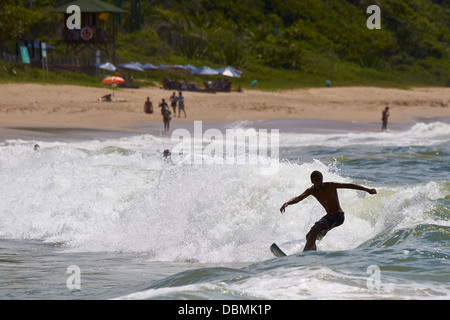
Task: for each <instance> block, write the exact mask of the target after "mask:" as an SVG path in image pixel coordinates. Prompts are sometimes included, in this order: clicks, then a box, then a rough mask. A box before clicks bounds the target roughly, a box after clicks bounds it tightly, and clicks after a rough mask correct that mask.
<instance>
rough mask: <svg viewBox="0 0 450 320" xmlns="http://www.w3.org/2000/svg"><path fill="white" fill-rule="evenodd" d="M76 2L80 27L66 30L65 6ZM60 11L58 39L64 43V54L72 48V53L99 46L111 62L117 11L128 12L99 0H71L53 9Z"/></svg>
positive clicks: (115, 33)
mask: <svg viewBox="0 0 450 320" xmlns="http://www.w3.org/2000/svg"><path fill="white" fill-rule="evenodd" d="M71 5H76V6H78V7H79V8H80V11H81V28H80V29H75V28H74V29H72V30H69V29H68V28H67V24H66V21H67V19H68V18H69V17H70V16H71V15H72V13H71V12H70V13H67V7H69V6H71ZM53 12H55V13H60V14H63V15H64V22H63V26H62V39H63V41H64V42H65V43H66V56H67V54H68V53H69V52H72V53H73V54H74V56H75V57H77V56H78V54H79V53H80V52H81V51H83V50H84V49H86V48H89V49H93V50H101V51H103V52H105V53H106V55H107V57H108V58H109V59H110V60H112V61H113V63H115V60H116V57H115V43H116V40H117V27H118V22H119V15H120V14H122V13H128V11H126V10H123V9H122V8H119V7H116V6H114V5H112V4H109V3H106V2H103V1H101V0H75V1H71V2H68V3H66V4H64V5H62V6H60V7H58V8H55V9H54V10H53Z"/></svg>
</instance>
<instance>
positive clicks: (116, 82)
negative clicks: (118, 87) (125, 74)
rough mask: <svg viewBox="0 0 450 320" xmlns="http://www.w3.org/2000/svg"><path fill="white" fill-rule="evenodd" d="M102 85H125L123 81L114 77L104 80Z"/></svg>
mask: <svg viewBox="0 0 450 320" xmlns="http://www.w3.org/2000/svg"><path fill="white" fill-rule="evenodd" d="M102 82H103V83H106V84H112V83H115V84H118V83H125V80H124V79H123V78H121V77H116V76H112V77H107V78H105V79H103V80H102Z"/></svg>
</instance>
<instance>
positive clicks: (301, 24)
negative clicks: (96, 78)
mask: <svg viewBox="0 0 450 320" xmlns="http://www.w3.org/2000/svg"><path fill="white" fill-rule="evenodd" d="M105 1H106V2H109V3H113V4H116V5H118V6H121V7H123V8H124V9H127V10H129V11H130V14H128V15H122V18H121V27H120V32H119V38H118V43H117V55H118V62H129V61H140V62H142V63H146V62H150V63H153V64H160V63H165V64H174V63H182V64H187V63H191V64H193V65H197V66H201V65H209V66H212V67H219V66H225V65H231V66H233V67H236V68H240V69H242V70H243V71H244V77H243V79H241V80H238V81H240V82H242V84H245V83H247V85H248V84H249V83H250V81H251V80H252V79H258V80H259V84H260V86H261V87H263V88H270V89H275V88H277V87H278V88H290V87H298V86H323V85H324V83H325V80H326V79H330V78H331V77H333V85H359V84H361V85H386V86H392V85H393V86H415V85H438V86H450V1H448V0H386V1H381V0H378V1H377V0H372V1H369V0H346V1H345V0H301V1H300V0H270V1H269V0H226V1H224V0H139V1H136V0H128V1H127V0H109V1H108V0H105ZM61 2H62V3H65V2H66V1H57V0H42V1H36V2H33V7H32V9H31V10H30V9H29V4H28V3H29V1H27V0H23V1H20V0H15V1H14V0H5V1H2V4H0V39H1V40H0V43H1V44H2V45H0V46H4V47H6V48H7V46H8V43H11V42H12V41H13V40H15V39H42V40H46V41H48V42H50V43H51V44H53V45H56V46H57V48H58V50H56V52H55V54H59V55H63V53H64V46H63V45H62V44H61V43H60V40H58V36H59V35H58V32H57V31H59V30H60V29H61V17H60V16H58V15H55V14H53V13H51V9H52V8H53V7H55V6H57V5H59V4H61ZM371 4H377V5H379V6H380V8H381V29H379V30H377V29H373V30H371V29H368V28H367V27H366V20H367V18H368V17H369V16H370V14H367V13H366V9H367V7H368V6H369V5H371ZM2 6H3V8H1V7H2ZM8 6H10V7H14V6H15V10H12V11H14V12H15V13H9V14H8V13H7V12H8V10H6V8H7V7H8ZM17 8H21V10H17ZM27 11H29V12H30V14H27ZM11 20H14V21H18V20H19V21H23V23H22V25H21V26H20V28H19V27H17V26H14V25H11V24H10V23H9V21H11ZM85 54H86V55H92V53H91V52H86V53H85ZM3 69H5V68H3ZM0 73H1V70H0ZM160 76H161V74H159V73H157V74H150V73H148V74H146V75H145V76H144V75H140V77H144V78H145V77H147V78H149V79H152V77H154V78H155V79H156V77H160ZM174 77H176V75H174Z"/></svg>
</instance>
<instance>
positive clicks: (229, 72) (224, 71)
mask: <svg viewBox="0 0 450 320" xmlns="http://www.w3.org/2000/svg"><path fill="white" fill-rule="evenodd" d="M216 71H217V72H218V73H219V74H221V75H223V76H227V77H232V78H240V77H241V75H242V71H239V70H237V69H235V68H233V67H225V68H220V69H216Z"/></svg>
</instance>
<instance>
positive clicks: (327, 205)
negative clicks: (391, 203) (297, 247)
mask: <svg viewBox="0 0 450 320" xmlns="http://www.w3.org/2000/svg"><path fill="white" fill-rule="evenodd" d="M311 182H312V183H313V186H311V187H310V188H308V189H306V190H305V192H303V193H302V194H301V195H299V196H297V197H295V198H292V199H291V200H289V201H287V202H286V203H284V204H283V206H282V207H281V209H280V211H281V213H283V212H284V210H285V209H286V207H287V206H289V205H292V204H295V203H298V202H300V201H302V200H303V199H305V198H307V197H309V196H311V195H312V196H314V197H315V198H316V199H317V201H319V203H320V204H321V205H322V206H323V207H324V209H325V211H326V212H327V214H326V215H325V216H324V217H322V218H321V219H320V220H319V221H317V222H316V223H315V224H314V226H312V228H311V230H310V231H309V232H308V234H307V235H306V245H305V248H304V249H303V251H307V250H317V248H316V240H320V239H322V238H323V237H324V236H325V235H326V234H327V232H328V231H330V230H331V229H333V228H335V227H337V226H340V225H341V224H342V223H344V211H343V210H342V208H341V205H340V204H339V197H338V194H337V189H355V190H361V191H366V192H368V193H370V194H376V193H377V191H376V190H375V189H369V188H366V187H363V186H360V185H357V184H353V183H339V182H323V176H322V173H321V172H319V171H313V172H312V173H311Z"/></svg>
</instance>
